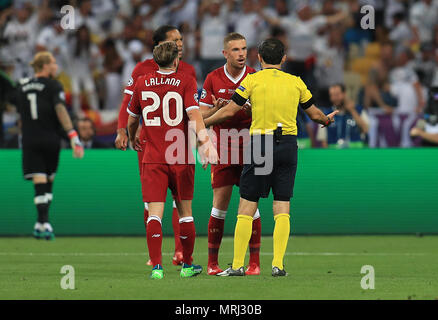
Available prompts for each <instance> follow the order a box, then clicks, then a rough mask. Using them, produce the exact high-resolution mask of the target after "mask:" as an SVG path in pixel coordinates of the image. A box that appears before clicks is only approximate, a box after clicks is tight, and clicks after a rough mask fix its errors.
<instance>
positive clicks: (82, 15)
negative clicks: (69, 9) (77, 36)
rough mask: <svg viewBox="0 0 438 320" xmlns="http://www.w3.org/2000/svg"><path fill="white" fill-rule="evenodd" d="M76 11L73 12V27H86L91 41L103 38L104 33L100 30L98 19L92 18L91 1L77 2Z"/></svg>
mask: <svg viewBox="0 0 438 320" xmlns="http://www.w3.org/2000/svg"><path fill="white" fill-rule="evenodd" d="M78 7H79V8H78V10H75V25H76V26H77V27H82V26H86V27H87V29H88V30H89V33H90V37H93V39H92V40H94V41H96V42H97V41H98V40H101V39H103V38H104V36H105V33H104V31H103V30H102V28H101V26H100V24H99V21H98V19H97V18H96V17H95V16H93V14H92V9H93V4H92V1H91V0H78Z"/></svg>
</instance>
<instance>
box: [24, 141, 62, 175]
mask: <svg viewBox="0 0 438 320" xmlns="http://www.w3.org/2000/svg"><path fill="white" fill-rule="evenodd" d="M60 150H61V144H60V140H59V139H53V140H48V141H41V140H40V141H32V142H27V143H25V142H24V141H23V158H22V159H23V163H22V164H23V175H24V179H26V180H31V179H32V178H33V177H34V176H35V175H45V176H47V177H48V178H49V177H54V175H55V174H56V170H57V169H58V163H59V152H60Z"/></svg>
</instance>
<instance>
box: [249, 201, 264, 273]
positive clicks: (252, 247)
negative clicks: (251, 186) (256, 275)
mask: <svg viewBox="0 0 438 320" xmlns="http://www.w3.org/2000/svg"><path fill="white" fill-rule="evenodd" d="M257 213H258V209H257V212H256V215H254V220H253V221H252V234H251V239H249V264H253V263H255V264H256V265H258V266H260V240H261V236H262V235H261V230H262V223H261V221H260V214H258V217H257Z"/></svg>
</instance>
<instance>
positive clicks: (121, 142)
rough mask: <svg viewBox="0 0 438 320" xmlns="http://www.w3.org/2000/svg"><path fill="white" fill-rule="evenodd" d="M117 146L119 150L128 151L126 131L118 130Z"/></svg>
mask: <svg viewBox="0 0 438 320" xmlns="http://www.w3.org/2000/svg"><path fill="white" fill-rule="evenodd" d="M115 145H116V148H117V149H119V150H122V151H126V148H127V147H128V135H127V134H126V130H125V129H118V130H117V137H116V141H115Z"/></svg>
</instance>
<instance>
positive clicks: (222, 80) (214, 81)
mask: <svg viewBox="0 0 438 320" xmlns="http://www.w3.org/2000/svg"><path fill="white" fill-rule="evenodd" d="M253 72H255V70H254V69H253V68H251V67H248V66H245V67H244V69H243V70H242V73H241V74H240V75H239V76H238V77H237V78H236V79H234V78H233V77H232V76H231V75H230V74H229V73H228V72H227V69H226V65H224V66H223V67H220V68H218V69H216V70H214V71H212V72H211V73H209V74H208V75H207V78H206V79H205V82H204V87H203V89H202V94H201V98H200V100H199V105H200V106H208V107H213V99H212V97H211V95H214V96H215V97H216V99H219V98H222V99H225V100H231V97H232V96H233V94H234V91H235V90H236V89H237V87H239V85H240V83H241V82H242V81H243V79H245V77H246V75H247V74H248V73H253ZM250 127H251V116H249V115H248V114H247V113H246V112H245V111H244V110H240V111H238V112H237V113H236V114H235V115H234V116H233V118H231V119H228V120H226V121H224V122H222V123H221V124H218V125H215V126H214V127H213V129H214V131H215V133H216V136H217V149H218V152H219V155H221V152H220V149H221V148H223V147H227V148H228V150H229V152H228V158H229V159H228V162H227V163H228V164H230V163H231V158H230V156H231V152H230V150H231V148H232V141H233V139H228V142H227V141H223V142H221V141H220V130H221V129H226V130H230V129H237V130H238V131H240V130H241V129H249V128H250ZM243 143H244V142H243V140H242V139H239V143H238V144H239V147H240V148H242V146H243ZM241 151H242V150H240V153H241ZM240 159H241V160H240V163H242V156H240ZM220 163H225V161H224V159H222V158H221V161H220Z"/></svg>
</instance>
